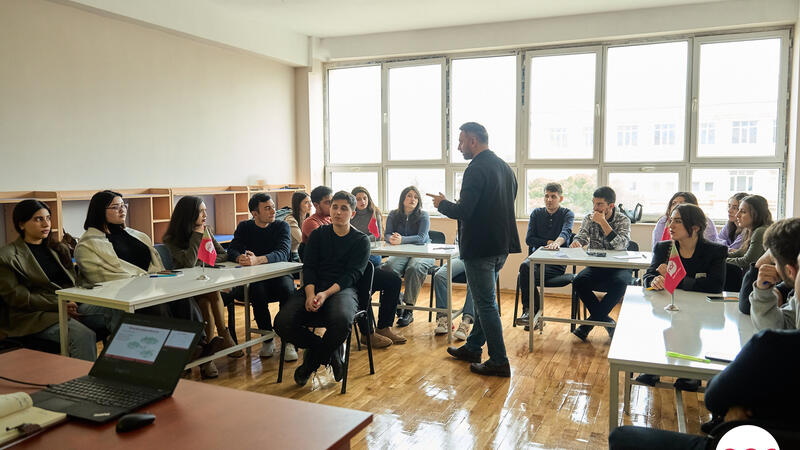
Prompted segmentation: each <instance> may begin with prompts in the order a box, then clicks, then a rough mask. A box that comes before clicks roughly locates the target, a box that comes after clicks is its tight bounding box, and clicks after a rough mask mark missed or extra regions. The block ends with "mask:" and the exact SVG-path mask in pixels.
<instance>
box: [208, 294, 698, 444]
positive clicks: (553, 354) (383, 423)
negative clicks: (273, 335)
mask: <svg viewBox="0 0 800 450" xmlns="http://www.w3.org/2000/svg"><path fill="white" fill-rule="evenodd" d="M454 296H455V298H456V300H455V301H454V304H456V305H459V304H461V303H462V302H463V297H464V291H463V290H458V289H455V290H454ZM422 299H425V300H424V301H426V302H427V299H428V291H427V290H426V288H423V291H422V293H421V294H420V301H423V300H422ZM546 307H547V310H548V315H552V314H557V315H559V316H564V317H566V316H568V315H569V300H568V299H567V298H565V297H553V298H550V297H548V298H547V302H546ZM236 309H237V327H238V328H239V331H238V334H239V336H240V338H241V337H242V336H243V321H244V318H243V317H244V309H243V308H242V307H237V308H236ZM618 309H619V307H617V309H616V310H615V311H614V312H613V313H612V316H613V317H616V315H617V312H618ZM271 310H272V312H273V317H274V314H275V313H276V312H277V304H274V305H272V307H271ZM513 311H514V294H513V292H512V293H506V292H504V293H503V295H502V312H503V314H502V322H503V327H504V329H503V333H504V338H505V344H506V349H507V351H508V357H509V359H510V361H511V370H512V375H511V378H510V379H509V378H497V377H483V376H479V375H475V374H473V373H471V372H470V371H469V367H468V364H467V363H465V362H461V361H456V360H454V359H453V358H451V357H450V356H449V355H448V354H447V353H446V352H445V349H446V348H447V337H446V336H434V334H433V329H434V324H435V323H429V322H428V321H427V318H428V314H427V313H423V312H417V313H416V314H415V316H414V317H415V321H414V322H413V323H412V324H411V325H410V326H409V327H407V328H403V329H400V331H401V333H402V334H404V335H405V336H406V337H408V338H409V340H408V343H407V344H405V345H397V346H395V345H393V346H391V347H389V348H388V349H381V350H375V351H374V355H375V364H376V373H375V375H369V366H368V361H367V352H366V349H364V350H362V351H360V352H359V351H356V349H355V339H353V352H352V354H351V366H350V375H349V380H348V386H347V393H346V394H345V395H340V394H339V390H340V388H341V385H340V384H339V383H336V382H335V381H334V380H333V376H332V375H331V374H330V373H329V372H328V371H326V370H324V369H320V370H319V371H318V375H317V376H316V377H313V378H312V379H311V380H310V381H309V383H308V384H307V385H306V386H305V387H299V386H297V385H296V384H295V383H294V381H293V377H292V375H293V373H294V369H295V368H296V367H297V365H298V364H299V361H298V362H291V363H286V365H285V369H284V370H285V373H284V382H283V383H281V384H277V383H276V382H275V379H276V376H277V370H278V357H277V355H276V356H274V357H272V358H268V359H260V358H259V357H258V351H257V350H258V347H254V351H253V353H252V355H251V357H250V358H249V359H247V358H241V359H231V358H222V359H218V360H217V361H216V365H217V367H218V369H219V371H220V376H219V378H217V379H214V380H207V381H206V382H208V383H213V384H218V385H222V386H228V387H232V388H236V389H246V390H249V391H253V392H261V393H265V394H272V395H279V396H282V397H289V398H294V399H297V400H303V401H308V402H316V403H323V404H326V405H333V406H341V407H345V408H353V409H358V410H362V411H369V412H372V413H373V414H375V418H374V422H373V423H372V424H371V425H370V426H369V427H367V428H366V430H364V431H363V432H361V433H360V434H358V435H357V436H356V437H355V438H354V439H353V440H352V444H353V447H354V448H357V449H362V448H378V449H383V448H395V447H400V448H420V449H423V448H424V449H431V448H457V449H468V448H481V449H483V448H566V449H594V448H607V447H608V443H607V439H608V361H607V354H608V349H609V345H610V340H609V338H608V335H607V333H606V331H605V329H603V328H599V329H598V328H595V329H594V330H593V331H592V333H591V334H590V335H589V342H588V343H582V342H580V341H579V340H578V339H577V338H576V337H574V336H573V335H572V334H570V333H569V325H567V324H559V323H547V324H546V326H545V327H544V333H543V334H541V335H540V334H538V332H537V333H536V335H535V337H534V351H533V353H529V352H528V347H527V345H528V335H527V333H525V332H524V331H523V329H522V328H521V327H516V328H513V327H512V326H511V322H512V315H513ZM457 323H458V321H457V322H456V324H457ZM455 345H461V343H459V342H458V341H456V344H455ZM486 357H487V356H486V352H485V350H484V359H485V358H486ZM301 359H302V356H301ZM197 370H198V369H195V372H194V373H193V375H192V376H193V378H194V379H197V380H199V379H200V377H199V372H198V371H197ZM684 403H685V406H686V412H687V417H688V431H689V432H690V433H699V432H700V431H699V427H700V423H702V422H704V421H706V420H708V419H709V414H708V412H707V411H706V410H705V408H704V407H703V403H702V395H701V394H695V393H685V394H684ZM621 408H622V405H621V402H620V409H621ZM225 414H236V412H235V411H226V412H225ZM273 414H280V411H269V410H265V411H264V420H266V421H268V420H270V416H271V415H273ZM620 415H621V417H623V420H624V423H625V424H634V425H644V426H649V427H656V428H662V429H669V430H677V423H676V416H675V398H674V393H673V391H672V390H666V389H653V388H648V387H641V386H634V387H633V392H632V395H631V415H630V416H626V415H622V414H621V413H620Z"/></svg>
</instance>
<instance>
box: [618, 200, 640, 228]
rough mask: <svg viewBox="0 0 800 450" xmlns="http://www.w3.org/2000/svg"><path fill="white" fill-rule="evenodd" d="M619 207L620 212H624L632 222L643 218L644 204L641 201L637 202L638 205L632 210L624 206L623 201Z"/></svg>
mask: <svg viewBox="0 0 800 450" xmlns="http://www.w3.org/2000/svg"><path fill="white" fill-rule="evenodd" d="M617 207H618V208H619V212H621V213H622V214H625V216H627V217H628V219H630V220H631V223H636V222H638V221H640V220H642V204H641V203H637V204H636V206H634V207H633V210H632V211H631V210H627V209H625V207H624V206H622V203H620V204H619V205H618V206H617Z"/></svg>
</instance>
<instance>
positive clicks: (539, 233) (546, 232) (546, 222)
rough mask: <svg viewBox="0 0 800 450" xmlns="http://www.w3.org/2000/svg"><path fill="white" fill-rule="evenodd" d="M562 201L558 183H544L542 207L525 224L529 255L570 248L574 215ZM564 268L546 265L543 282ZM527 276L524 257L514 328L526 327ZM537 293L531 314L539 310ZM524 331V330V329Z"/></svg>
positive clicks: (536, 273) (536, 268) (528, 268)
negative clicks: (539, 250) (542, 249)
mask: <svg viewBox="0 0 800 450" xmlns="http://www.w3.org/2000/svg"><path fill="white" fill-rule="evenodd" d="M562 201H564V195H563V191H562V189H561V185H560V184H558V183H547V185H546V186H545V187H544V207H541V208H536V209H534V210H533V211H532V212H531V218H530V220H529V221H528V234H527V235H526V236H525V243H526V244H528V254H531V253H533V252H535V251H536V249H537V248H539V247H546V248H549V249H551V250H558V249H559V248H560V247H561V246H562V245H569V243H570V239H571V237H572V224H573V222H574V221H575V214H574V213H573V212H572V211H570V210H569V209H567V208H562V207H561V202H562ZM539 267H540V266H539V265H538V264H537V265H535V266H534V267H533V274H534V280H533V282H534V283H535V286H538V285H539V280H540V276H541V275H540V274H539ZM566 270H567V266H553V265H549V264H548V265H545V268H544V279H545V282H546V281H547V280H549V279H551V278H553V277H557V276H559V275H563V274H564V272H565V271H566ZM530 277H531V266H530V262H528V259H527V258H526V259H525V261H523V262H522V264H520V266H519V290H520V292H522V315H521V316H520V317H518V318H517V325H524V326H525V327H527V326H528V305H529V304H530ZM539 305H541V303H540V300H539V290H538V289H534V291H533V313H534V315H535V314H536V313H537V312H538V311H539ZM526 329H527V328H526Z"/></svg>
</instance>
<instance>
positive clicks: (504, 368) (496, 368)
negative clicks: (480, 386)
mask: <svg viewBox="0 0 800 450" xmlns="http://www.w3.org/2000/svg"><path fill="white" fill-rule="evenodd" d="M469 370H471V371H472V372H475V373H477V374H479V375H494V376H496V377H505V378H508V377H510V376H511V366H510V365H509V364H508V363H507V362H506V363H504V364H489V361H486V362H485V363H472V364H470V365H469Z"/></svg>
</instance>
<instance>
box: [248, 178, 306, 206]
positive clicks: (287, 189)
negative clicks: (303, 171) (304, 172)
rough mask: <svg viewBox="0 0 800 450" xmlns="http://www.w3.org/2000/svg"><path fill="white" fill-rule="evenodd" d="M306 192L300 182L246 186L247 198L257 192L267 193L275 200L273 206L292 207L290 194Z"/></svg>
mask: <svg viewBox="0 0 800 450" xmlns="http://www.w3.org/2000/svg"><path fill="white" fill-rule="evenodd" d="M300 191H303V192H308V191H306V187H305V186H303V185H302V184H268V185H265V186H247V192H248V198H249V197H250V196H252V195H253V194H255V193H257V192H263V193H265V194H269V196H270V197H272V201H274V202H275V208H276V209H280V208H283V207H284V206H288V207H290V208H291V207H292V195H294V193H295V192H300Z"/></svg>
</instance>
